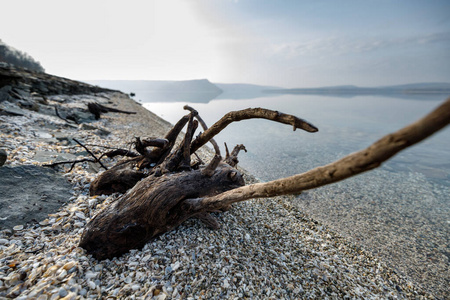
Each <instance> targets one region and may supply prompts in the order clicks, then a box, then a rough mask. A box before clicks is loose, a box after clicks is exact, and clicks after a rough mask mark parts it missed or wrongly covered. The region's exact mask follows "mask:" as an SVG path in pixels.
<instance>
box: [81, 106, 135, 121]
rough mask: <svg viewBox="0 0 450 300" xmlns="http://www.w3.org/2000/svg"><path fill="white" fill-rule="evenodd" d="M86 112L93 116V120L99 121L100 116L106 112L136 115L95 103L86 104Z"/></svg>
mask: <svg viewBox="0 0 450 300" xmlns="http://www.w3.org/2000/svg"><path fill="white" fill-rule="evenodd" d="M87 106H88V110H89V111H90V112H91V113H92V114H93V115H94V116H95V119H96V120H98V119H100V116H101V114H103V113H108V112H116V113H122V114H136V112H134V111H124V110H120V109H117V108H113V107H108V106H104V105H101V104H98V103H95V102H91V103H88V105H87Z"/></svg>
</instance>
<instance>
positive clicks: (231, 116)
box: [191, 108, 319, 153]
mask: <svg viewBox="0 0 450 300" xmlns="http://www.w3.org/2000/svg"><path fill="white" fill-rule="evenodd" d="M248 119H267V120H271V121H275V122H279V123H284V124H288V125H292V126H293V127H294V130H296V129H297V128H300V129H303V130H305V131H308V132H317V131H319V129H317V127H315V126H314V125H312V124H311V123H309V122H307V121H305V120H303V119H300V118H297V117H295V116H293V115H288V114H284V113H280V112H278V111H274V110H270V109H265V108H247V109H243V110H238V111H232V112H229V113H227V114H226V115H224V116H223V117H222V118H221V119H220V120H219V121H217V122H216V123H214V125H212V126H211V127H210V128H209V129H208V130H206V131H205V132H203V133H202V134H201V135H200V136H199V137H197V138H196V139H195V140H194V141H193V142H192V144H191V153H194V152H195V151H197V150H198V149H199V148H200V147H201V146H203V145H204V144H206V143H207V142H208V141H209V140H211V139H212V138H213V137H214V136H216V135H217V134H218V133H219V132H221V131H222V130H223V129H224V128H225V127H227V126H228V125H229V124H231V123H232V122H238V121H242V120H248Z"/></svg>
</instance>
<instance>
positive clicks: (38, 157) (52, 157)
mask: <svg viewBox="0 0 450 300" xmlns="http://www.w3.org/2000/svg"><path fill="white" fill-rule="evenodd" d="M79 158H80V157H78V156H76V155H74V154H71V153H58V152H52V151H40V150H38V151H36V154H35V155H34V157H33V159H34V160H35V161H38V162H40V163H50V162H52V163H54V162H61V161H70V160H77V159H79Z"/></svg>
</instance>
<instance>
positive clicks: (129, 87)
mask: <svg viewBox="0 0 450 300" xmlns="http://www.w3.org/2000/svg"><path fill="white" fill-rule="evenodd" d="M86 82H87V83H90V84H94V85H98V86H102V87H107V88H111V89H115V90H121V91H123V92H128V93H130V92H135V93H139V92H175V93H181V92H182V93H186V92H189V93H214V94H217V95H219V94H220V93H222V90H221V89H219V88H218V87H217V86H215V85H214V84H212V83H211V82H210V81H209V80H208V79H196V80H182V81H164V80H88V81H86Z"/></svg>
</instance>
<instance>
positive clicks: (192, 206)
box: [80, 99, 450, 259]
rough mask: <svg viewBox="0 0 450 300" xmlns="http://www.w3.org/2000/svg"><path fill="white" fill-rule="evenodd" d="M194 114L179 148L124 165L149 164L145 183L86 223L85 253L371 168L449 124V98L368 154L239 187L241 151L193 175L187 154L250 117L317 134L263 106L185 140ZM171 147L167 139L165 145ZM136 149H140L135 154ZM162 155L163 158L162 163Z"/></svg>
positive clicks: (97, 253)
mask: <svg viewBox="0 0 450 300" xmlns="http://www.w3.org/2000/svg"><path fill="white" fill-rule="evenodd" d="M195 115H196V112H191V114H190V115H189V116H188V117H187V119H189V125H188V129H187V133H186V137H185V139H184V141H183V142H182V143H181V145H180V147H179V148H178V149H177V150H175V151H173V152H171V154H170V155H169V154H168V153H167V151H166V150H167V149H166V148H165V147H166V146H163V147H161V148H155V149H156V150H155V149H154V150H152V151H147V152H146V153H144V154H143V155H142V157H140V158H139V159H134V160H130V161H133V162H138V161H139V162H142V160H144V161H147V162H148V161H153V163H151V164H150V165H147V166H150V167H147V168H149V169H148V170H147V172H150V175H145V176H144V177H145V179H143V180H141V181H140V182H139V183H137V184H136V185H135V186H134V187H133V188H132V189H131V190H129V191H128V192H126V193H125V194H124V195H123V196H122V197H120V198H119V199H118V200H117V201H116V202H115V203H113V204H112V205H111V206H110V207H108V208H105V209H104V210H102V211H101V212H100V213H99V214H98V215H97V216H95V217H94V218H93V219H92V220H91V221H90V222H89V224H88V225H87V228H86V230H85V231H84V233H83V235H82V237H81V241H80V246H81V247H83V248H85V249H86V250H87V251H88V253H90V254H92V255H93V256H94V257H96V258H97V259H105V258H112V257H114V256H119V255H121V254H123V253H125V252H127V251H128V250H130V249H135V248H141V247H142V246H143V245H145V243H146V242H147V241H149V240H150V239H152V238H154V237H157V236H158V235H160V234H162V233H164V232H167V231H169V230H171V229H173V228H175V227H177V226H178V225H180V224H181V223H182V222H184V221H185V220H186V219H188V218H191V217H197V218H200V219H201V220H203V221H204V222H205V223H207V224H208V225H209V226H210V227H213V228H215V227H218V225H217V222H216V221H215V220H214V219H213V218H212V217H211V216H210V215H209V213H210V212H215V211H223V210H227V209H228V208H229V207H230V206H231V204H233V203H235V202H239V201H244V200H247V199H251V198H265V197H273V196H277V195H284V194H298V193H301V192H302V191H304V190H307V189H312V188H316V187H319V186H323V185H326V184H330V183H333V182H337V181H339V180H343V179H345V178H348V177H351V176H354V175H356V174H359V173H362V172H365V171H368V170H371V169H374V168H376V167H378V166H380V165H381V163H382V162H384V161H386V160H387V159H389V158H390V157H392V156H393V155H395V154H396V153H398V152H399V151H401V150H403V149H405V148H407V147H409V146H411V145H413V144H415V143H417V142H420V141H421V140H423V139H425V138H426V137H428V136H430V135H432V134H433V133H435V132H436V131H438V130H440V129H442V128H443V127H445V126H446V125H448V123H449V122H450V99H449V100H447V101H446V102H445V103H443V104H442V105H441V106H440V107H438V108H437V109H435V110H434V111H433V112H431V113H430V114H429V115H427V116H426V117H425V118H423V119H421V120H419V121H417V122H416V123H414V124H411V125H410V126H407V127H405V128H403V129H401V130H399V131H397V132H395V133H392V134H389V135H387V136H385V137H383V138H382V139H380V140H379V141H377V142H375V143H374V144H373V145H371V146H370V147H368V148H367V149H364V150H362V151H359V152H356V153H353V154H350V155H348V156H346V157H344V158H342V159H340V160H338V161H336V162H334V163H331V164H329V165H326V166H323V167H318V168H315V169H313V170H311V171H308V172H306V173H303V174H299V175H294V176H291V177H287V178H283V179H279V180H275V181H271V182H267V183H258V184H253V185H249V186H244V182H243V179H242V175H241V174H240V173H239V172H238V171H237V170H236V169H235V168H234V166H235V162H237V157H232V156H233V155H235V156H237V153H238V152H239V150H243V149H244V148H243V146H242V145H238V146H237V147H236V148H235V149H234V150H233V151H232V154H231V155H230V154H229V153H228V150H227V157H226V158H225V160H222V159H221V157H220V155H219V154H218V153H217V154H216V156H215V158H214V159H213V160H212V161H211V162H210V163H209V165H208V166H206V167H204V168H199V169H195V170H192V169H191V168H190V167H187V166H190V165H191V164H190V159H189V157H190V154H192V153H194V152H195V151H196V150H197V149H198V148H199V147H201V146H202V145H204V144H205V143H206V142H208V141H209V140H210V139H211V138H212V137H214V136H215V135H216V134H217V133H219V132H220V131H221V130H222V129H223V128H224V127H225V126H227V125H228V124H229V123H231V122H233V121H240V120H243V119H248V118H251V117H252V116H253V117H263V118H266V119H269V120H273V121H277V122H281V123H286V124H291V125H293V126H294V130H295V128H302V129H304V130H307V131H310V132H315V131H317V128H315V127H314V126H313V125H311V124H309V123H307V122H306V121H304V120H301V119H298V118H296V117H293V116H290V115H285V114H281V113H278V112H273V111H268V110H264V109H256V110H253V109H249V110H244V111H240V112H231V113H229V114H227V115H226V116H225V117H224V118H222V119H221V120H220V121H218V122H217V123H216V124H214V125H213V126H212V127H211V128H210V129H207V130H205V132H204V133H203V134H201V135H200V136H199V137H197V138H196V139H195V140H194V141H192V142H191V139H192V136H193V132H194V130H195V127H196V126H195V124H194V121H193V118H194V117H195ZM186 122H187V121H186ZM183 126H184V125H183ZM180 130H181V129H180ZM169 143H171V142H168V143H167V144H169ZM155 151H156V152H158V153H159V161H158V162H157V163H155V161H156V159H154V158H153V156H151V155H150V153H153V154H154V152H155ZM141 152H144V151H142V149H141ZM149 157H151V158H149ZM161 157H164V159H163V160H162V161H161ZM130 161H129V162H130ZM129 162H128V163H129ZM226 162H229V163H226ZM130 165H132V164H130ZM152 165H153V166H152ZM140 166H144V164H140ZM134 168H136V164H135V165H134ZM138 169H139V168H138ZM111 170H112V169H111ZM106 172H108V171H106ZM106 172H104V173H106ZM142 172H143V171H142ZM104 173H103V174H104ZM143 174H145V172H143Z"/></svg>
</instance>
